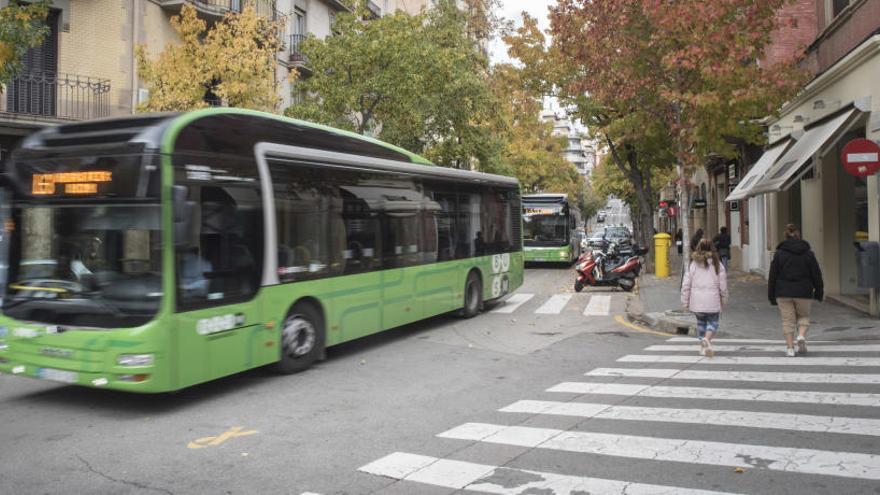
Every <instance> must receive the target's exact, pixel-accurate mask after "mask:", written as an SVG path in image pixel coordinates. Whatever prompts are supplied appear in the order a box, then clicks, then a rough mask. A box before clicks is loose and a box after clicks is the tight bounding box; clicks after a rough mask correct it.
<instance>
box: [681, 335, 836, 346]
mask: <svg viewBox="0 0 880 495" xmlns="http://www.w3.org/2000/svg"><path fill="white" fill-rule="evenodd" d="M699 341H700V339H698V338H696V337H672V338H669V339H666V342H693V343H695V344H696V343H697V342H699ZM712 342H721V343H723V344H779V345H785V341H784V340H782V339H725V338H715V339H712ZM810 343H811V344H833V343H835V341H833V340H811V341H810Z"/></svg>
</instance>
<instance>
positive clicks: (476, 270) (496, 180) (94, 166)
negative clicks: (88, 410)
mask: <svg viewBox="0 0 880 495" xmlns="http://www.w3.org/2000/svg"><path fill="white" fill-rule="evenodd" d="M10 163H11V164H10V165H9V166H8V167H7V173H6V174H5V175H4V176H3V178H4V181H5V184H4V185H5V187H7V188H9V189H10V190H11V193H12V204H11V208H10V210H9V211H10V214H9V216H8V217H7V218H4V224H3V225H4V226H5V231H6V232H5V234H6V235H8V237H9V239H8V248H9V263H8V265H9V268H8V270H9V273H8V283H7V286H6V294H5V297H4V299H3V306H2V317H0V371H2V372H4V373H10V374H13V375H22V376H30V377H36V378H43V379H47V380H54V381H59V382H65V383H71V384H78V385H84V386H90V387H103V388H113V389H119V390H126V391H131V392H164V391H171V390H177V389H181V388H184V387H188V386H191V385H194V384H198V383H202V382H205V381H208V380H213V379H216V378H219V377H223V376H227V375H230V374H233V373H237V372H240V371H243V370H247V369H250V368H255V367H259V366H264V365H270V364H271V365H274V367H275V368H276V369H277V370H278V371H280V372H283V373H292V372H296V371H300V370H303V369H305V368H307V367H309V366H310V365H311V364H312V363H314V362H315V361H316V360H319V359H322V358H323V356H324V351H325V348H326V347H327V346H332V345H335V344H339V343H341V342H346V341H350V340H353V339H357V338H359V337H363V336H366V335H370V334H373V333H376V332H380V331H383V330H385V329H389V328H393V327H398V326H401V325H405V324H408V323H412V322H415V321H417V320H421V319H424V318H428V317H431V316H434V315H439V314H443V313H449V312H454V311H458V312H459V313H460V314H461V315H462V316H465V317H472V316H474V315H476V314H478V313H479V312H480V311H481V309H482V305H483V301H487V300H493V299H498V298H500V297H502V296H504V295H505V294H507V293H508V292H510V291H512V290H514V289H515V288H517V287H519V286H520V285H521V284H522V280H523V254H522V232H521V228H522V219H521V200H520V196H519V185H518V183H517V181H516V180H515V179H512V178H509V177H501V176H495V175H489V174H482V173H476V172H469V171H464V170H456V169H448V168H443V167H436V166H431V164H430V163H429V162H428V161H426V160H425V159H424V158H421V157H419V156H417V155H414V154H411V153H409V152H407V151H405V150H402V149H400V148H397V147H394V146H391V145H388V144H385V143H382V142H380V141H377V140H374V139H369V138H365V137H363V136H360V135H357V134H353V133H349V132H346V131H341V130H337V129H333V128H329V127H324V126H318V125H314V124H310V123H307V122H302V121H297V120H292V119H287V118H283V117H279V116H275V115H270V114H264V113H260V112H253V111H247V110H240V109H232V108H215V109H206V110H199V111H195V112H190V113H167V114H147V115H140V116H134V117H128V118H119V119H108V120H98V121H91V122H83V123H74V124H68V125H62V126H59V127H53V128H47V129H44V130H41V131H39V132H37V133H35V134H33V135H31V136H30V137H28V138H26V139H25V141H24V142H23V143H22V145H21V147H20V148H19V149H18V150H16V152H15V153H14V154H13V156H12V160H11V162H10Z"/></svg>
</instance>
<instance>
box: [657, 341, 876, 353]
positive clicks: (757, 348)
mask: <svg viewBox="0 0 880 495" xmlns="http://www.w3.org/2000/svg"><path fill="white" fill-rule="evenodd" d="M713 342H714V341H713ZM698 348H699V347H698V345H697V343H696V342H695V343H694V344H692V345H687V344H672V345H652V346H648V347H646V348H645V350H646V351H654V352H688V351H693V350H695V349H698ZM712 349H714V350H716V351H718V352H737V351H739V352H780V353H781V352H783V351H784V350H785V344H778V345H749V344H740V345H725V344H717V345H713V346H712ZM808 349H809V351H810V352H880V345H840V344H839V345H822V344H813V343H809V345H808Z"/></svg>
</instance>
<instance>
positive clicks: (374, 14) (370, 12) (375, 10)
mask: <svg viewBox="0 0 880 495" xmlns="http://www.w3.org/2000/svg"><path fill="white" fill-rule="evenodd" d="M380 17H382V9H380V8H379V6H378V5H376V4H375V3H374V2H372V1H370V0H367V18H368V19H378V18H380Z"/></svg>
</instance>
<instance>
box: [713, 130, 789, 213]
mask: <svg viewBox="0 0 880 495" xmlns="http://www.w3.org/2000/svg"><path fill="white" fill-rule="evenodd" d="M793 142H794V140H792V139H789V138H786V139H783V140H781V141H777V142H776V143H775V144H774V145H773V146H770V147H769V148H767V150H766V151H764V154H763V155H761V158H759V159H758V161H757V162H756V163H755V165H754V166H753V167H752V169H751V170H749V173H747V174H746V176H745V177H743V178H742V180H740V181H739V184H737V186H736V188H735V189H734V190H733V191H732V192H731V193H730V194H729V195H728V196H727V199H725V200H724V201H739V200H741V199H745V198H748V197H749V196H753V194H752V189H754V187H755V185H756V184H758V182H759V181H760V180H761V178H763V177H764V174H765V173H766V172H767V170H768V169H770V167H772V166H773V164H774V163H776V160H778V159H779V157H780V156H782V154H783V153H785V152H786V151H787V150H788V149H789V148H790V147H791V145H792V143H793Z"/></svg>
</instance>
